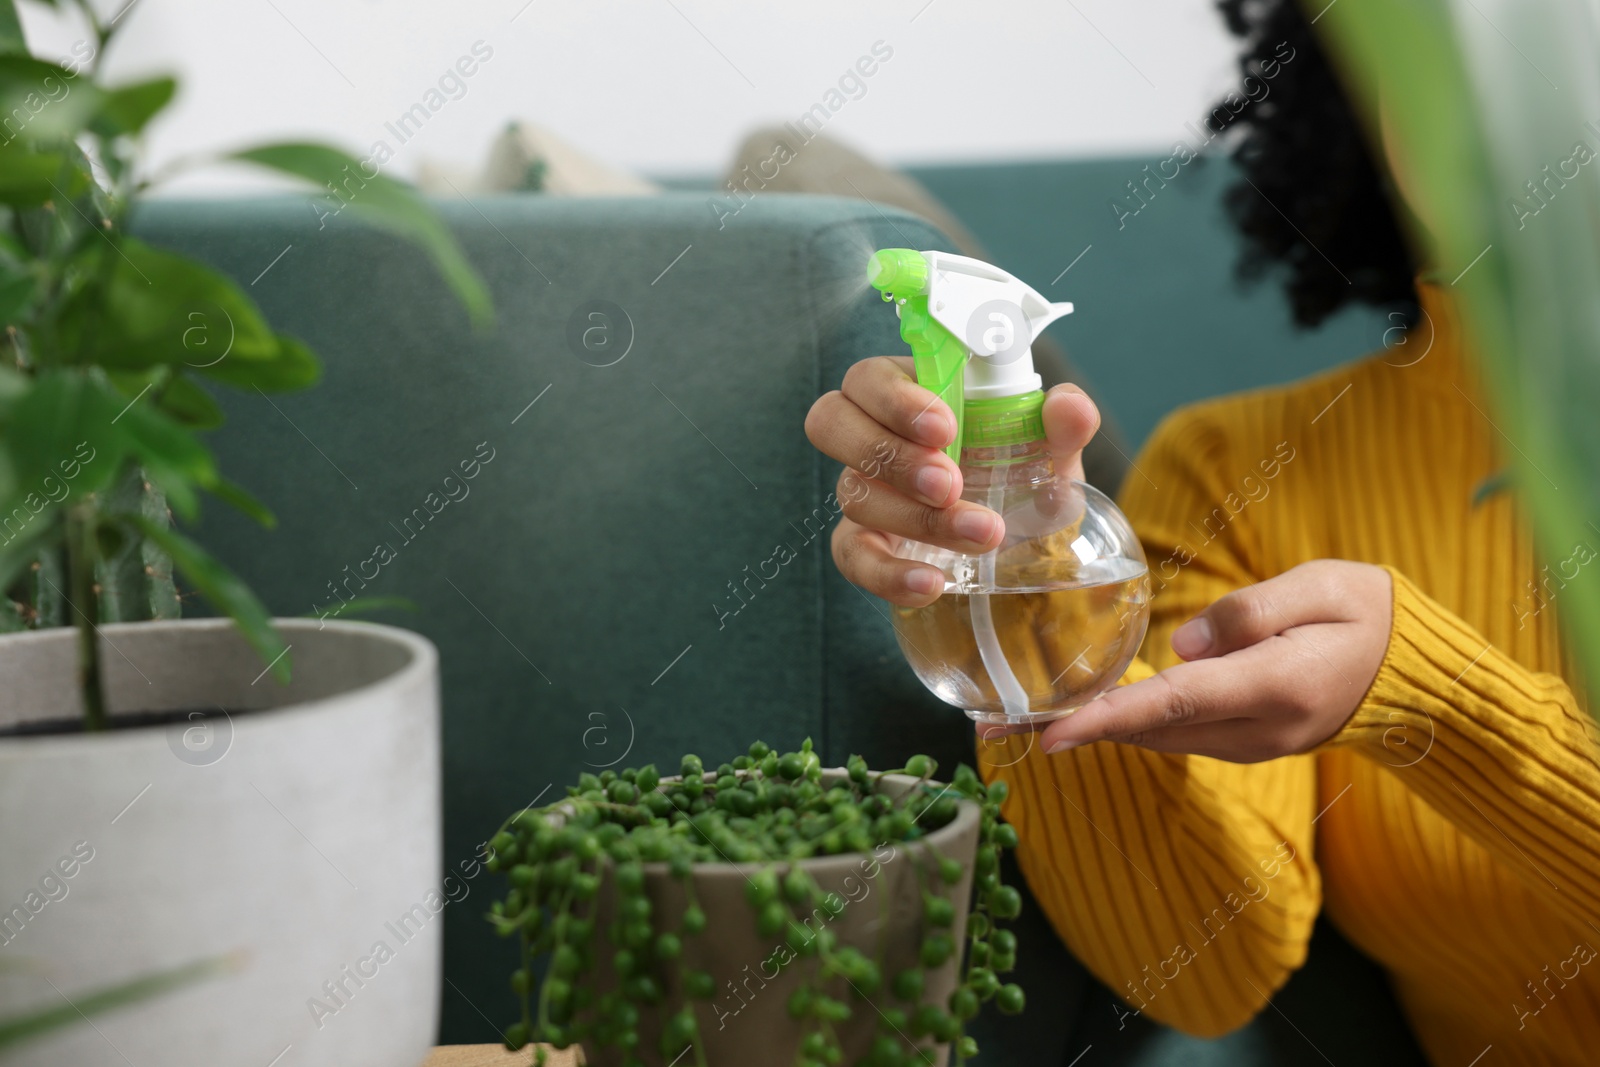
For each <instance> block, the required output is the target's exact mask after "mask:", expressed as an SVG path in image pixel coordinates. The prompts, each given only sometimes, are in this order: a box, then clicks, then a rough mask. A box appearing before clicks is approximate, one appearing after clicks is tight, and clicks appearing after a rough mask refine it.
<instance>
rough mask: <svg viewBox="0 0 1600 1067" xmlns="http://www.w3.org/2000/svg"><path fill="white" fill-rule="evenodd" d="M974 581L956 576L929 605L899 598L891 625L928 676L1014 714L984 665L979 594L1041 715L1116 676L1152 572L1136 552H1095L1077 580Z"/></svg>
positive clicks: (1132, 647) (990, 709)
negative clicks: (1131, 555)
mask: <svg viewBox="0 0 1600 1067" xmlns="http://www.w3.org/2000/svg"><path fill="white" fill-rule="evenodd" d="M971 588H972V587H971V585H970V584H961V583H958V582H950V583H948V584H947V585H946V592H945V593H944V594H943V595H941V596H940V597H939V599H938V600H935V601H934V602H933V603H932V604H930V605H928V606H927V607H922V608H904V607H898V606H896V607H894V608H893V620H894V632H895V636H896V637H897V638H898V639H899V641H900V648H901V650H902V651H903V652H904V653H905V656H906V659H907V660H908V661H909V662H910V664H911V667H912V669H913V670H914V671H915V672H916V674H917V677H918V678H920V679H921V680H922V683H923V684H924V685H926V686H927V687H928V688H929V689H930V690H932V691H933V693H934V694H935V695H936V696H938V697H939V699H941V700H943V701H944V702H945V703H947V704H953V705H954V706H956V707H958V708H962V709H963V710H965V711H966V712H967V714H968V715H970V716H971V717H972V718H974V719H979V720H981V721H986V722H1014V721H1016V720H1015V719H1014V718H1009V717H1008V716H1007V714H1006V708H1005V704H1004V701H1003V700H1002V698H1001V695H1000V692H999V690H998V689H997V687H996V685H995V683H994V681H993V679H992V678H991V677H990V674H989V671H988V670H987V669H986V668H985V665H984V660H983V656H982V654H981V652H980V649H979V642H978V637H977V635H976V634H975V633H974V629H973V606H974V604H973V602H974V600H975V599H976V598H979V597H982V598H984V599H986V600H987V602H988V608H989V611H990V614H991V617H992V618H993V620H994V631H995V635H996V636H997V637H998V639H999V645H1000V649H1001V651H1002V652H1003V653H1004V655H1005V660H1006V663H1007V664H1008V665H1009V666H1010V668H1011V671H1012V673H1013V674H1014V675H1015V677H1016V679H1017V681H1018V682H1019V683H1020V685H1021V687H1022V690H1023V691H1024V692H1025V693H1026V694H1027V700H1028V713H1029V715H1030V717H1031V718H1037V719H1048V718H1056V717H1059V716H1060V715H1064V714H1067V713H1069V712H1071V711H1072V710H1073V709H1075V708H1077V707H1079V706H1081V705H1083V704H1086V703H1088V702H1089V701H1090V700H1093V699H1094V698H1095V697H1097V696H1099V695H1100V694H1101V693H1102V692H1104V691H1105V690H1107V689H1109V688H1111V686H1113V685H1115V684H1116V682H1117V679H1119V678H1120V677H1122V674H1123V672H1124V671H1125V670H1127V668H1128V664H1129V663H1130V662H1131V661H1132V660H1133V657H1134V655H1135V654H1136V653H1137V652H1138V651H1139V645H1140V643H1141V642H1142V641H1143V640H1144V633H1145V627H1146V625H1147V623H1148V620H1149V611H1148V605H1149V599H1150V583H1149V578H1148V573H1147V570H1146V568H1145V565H1144V564H1143V562H1142V561H1139V560H1134V559H1115V558H1106V559H1101V560H1096V561H1095V562H1094V564H1093V565H1091V566H1088V567H1084V568H1082V570H1081V571H1080V572H1079V573H1078V574H1077V575H1076V580H1075V581H1072V582H1070V583H1058V584H1053V585H1050V586H1031V587H1030V586H1021V587H1018V588H1004V589H998V590H996V591H994V592H988V593H973V592H971V591H970V590H971ZM963 590H966V591H963Z"/></svg>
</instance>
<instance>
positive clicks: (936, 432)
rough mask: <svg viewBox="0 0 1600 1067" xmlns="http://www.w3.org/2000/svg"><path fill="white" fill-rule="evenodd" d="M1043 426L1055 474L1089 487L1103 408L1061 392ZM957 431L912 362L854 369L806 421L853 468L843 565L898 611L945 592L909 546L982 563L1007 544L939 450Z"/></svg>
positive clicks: (845, 491)
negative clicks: (1087, 473) (1088, 453)
mask: <svg viewBox="0 0 1600 1067" xmlns="http://www.w3.org/2000/svg"><path fill="white" fill-rule="evenodd" d="M1044 427H1045V434H1046V436H1047V437H1048V438H1049V441H1050V450H1051V452H1052V453H1054V456H1055V461H1056V469H1057V470H1062V471H1066V472H1067V475H1068V477H1071V478H1076V479H1079V480H1082V478H1083V458H1082V453H1083V446H1084V445H1086V444H1088V443H1089V439H1090V438H1092V437H1093V436H1094V434H1095V431H1096V430H1097V429H1099V428H1100V412H1099V410H1098V409H1096V408H1095V406H1094V402H1093V401H1091V400H1090V399H1089V398H1088V396H1086V395H1085V394H1084V392H1083V390H1081V389H1079V388H1078V387H1077V386H1075V385H1058V386H1056V387H1055V388H1054V389H1052V390H1050V393H1049V395H1048V396H1046V397H1045V403H1044ZM955 432H956V421H955V416H954V415H953V414H952V413H951V411H950V408H949V406H948V405H947V404H945V403H944V402H943V401H942V400H940V399H939V398H937V397H936V396H934V395H933V394H932V393H931V392H929V391H928V390H926V389H924V388H923V387H922V386H920V385H918V384H917V383H916V380H915V379H914V378H913V377H912V361H911V359H910V357H908V356H877V357H874V358H872V359H865V360H862V361H861V362H860V363H857V364H855V365H854V366H853V367H851V368H850V370H849V371H848V372H847V373H846V374H845V376H844V384H843V388H842V389H839V390H836V391H834V392H831V393H828V394H827V395H826V396H823V397H822V398H821V399H819V400H818V401H817V402H816V403H815V404H813V405H812V406H811V411H810V413H809V414H808V415H807V416H806V436H807V437H808V438H810V439H811V443H812V444H813V445H815V446H816V447H817V448H818V449H819V450H820V451H822V452H823V453H825V454H827V455H829V456H832V457H833V458H834V459H836V460H838V461H839V462H841V463H843V464H844V465H845V469H844V473H843V474H841V475H840V477H839V485H838V490H837V496H838V500H839V503H840V506H841V507H842V509H843V511H844V517H843V518H841V519H840V520H839V525H838V526H837V527H835V528H834V531H833V560H834V563H835V564H837V565H838V567H839V570H840V572H841V573H842V574H843V575H844V576H845V577H846V578H848V579H849V580H850V581H852V582H854V583H855V584H856V585H859V586H861V587H862V588H863V589H865V590H867V591H868V592H871V593H876V594H877V595H878V596H881V597H883V599H885V600H888V601H890V602H891V603H894V604H900V605H903V606H906V607H921V606H923V605H926V604H931V603H933V602H934V601H935V600H937V599H938V598H939V593H940V592H941V591H942V590H943V589H944V575H942V574H940V573H939V570H938V569H937V568H935V567H930V566H928V565H927V564H925V563H913V562H911V561H910V560H904V559H899V558H897V557H896V556H895V554H894V553H895V549H896V548H897V547H898V546H899V544H900V542H901V540H902V539H909V540H913V541H921V542H923V543H924V544H930V545H937V546H939V547H941V548H948V549H951V550H953V551H956V552H965V553H969V554H972V555H977V554H981V553H983V552H987V551H989V550H990V549H992V548H996V547H998V546H999V544H1000V541H1001V539H1002V538H1003V537H1004V536H1005V527H1004V524H1003V523H1002V522H1001V519H1000V516H999V515H997V514H995V513H994V512H993V511H990V510H989V509H988V508H986V507H983V506H982V505H980V504H974V503H971V502H970V501H965V500H962V499H961V471H960V469H959V468H958V467H957V466H956V464H955V463H954V462H953V461H952V460H951V459H950V457H948V456H946V455H945V454H944V453H943V452H942V451H940V450H941V449H942V448H944V446H946V445H948V444H949V443H950V442H951V440H953V439H954V437H955Z"/></svg>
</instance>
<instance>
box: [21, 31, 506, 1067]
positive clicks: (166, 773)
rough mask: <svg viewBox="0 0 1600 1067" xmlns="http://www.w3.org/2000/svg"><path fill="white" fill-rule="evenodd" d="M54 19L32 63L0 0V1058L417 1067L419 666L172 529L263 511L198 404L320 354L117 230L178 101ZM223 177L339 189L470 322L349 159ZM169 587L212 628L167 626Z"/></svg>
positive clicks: (483, 313)
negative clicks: (215, 445) (55, 35)
mask: <svg viewBox="0 0 1600 1067" xmlns="http://www.w3.org/2000/svg"><path fill="white" fill-rule="evenodd" d="M56 6H61V7H68V6H70V5H68V4H65V3H63V4H60V5H56ZM76 7H77V10H78V12H79V14H80V15H81V16H82V19H83V21H84V23H85V25H86V27H87V31H88V32H87V35H86V36H85V38H84V40H83V41H80V42H79V45H78V46H75V47H74V49H73V54H72V56H71V57H70V58H68V59H66V60H64V61H62V62H59V63H56V62H49V61H46V60H43V59H39V58H36V57H34V56H32V55H30V54H29V52H28V50H27V48H26V45H25V42H24V40H23V35H22V31H21V28H20V24H19V21H18V18H17V14H16V11H15V9H14V7H13V4H12V0H0V115H4V116H6V117H7V118H6V121H5V126H4V132H3V133H0V631H3V632H4V633H3V635H0V687H4V692H5V693H6V699H5V700H4V701H0V855H3V856H4V857H5V862H4V864H0V1055H3V1056H4V1058H5V1060H6V1062H7V1063H19V1064H41V1065H42V1064H60V1063H88V1062H99V1061H106V1060H117V1059H119V1058H121V1059H126V1060H131V1061H132V1062H140V1063H163V1064H168V1065H195V1067H200V1065H205V1067H211V1065H215V1064H219V1063H259V1064H268V1063H277V1062H278V1058H281V1057H284V1056H286V1055H287V1053H288V1051H289V1049H291V1048H293V1049H294V1058H293V1060H292V1061H286V1062H293V1063H295V1064H297V1065H305V1064H328V1065H334V1064H339V1065H344V1064H348V1063H352V1062H356V1061H357V1059H362V1060H363V1061H364V1062H374V1063H377V1062H382V1063H394V1064H407V1063H415V1062H417V1061H419V1060H420V1059H421V1058H422V1056H423V1055H424V1054H425V1050H426V1049H427V1047H428V1046H429V1045H430V1044H431V1043H432V1040H433V1037H434V1032H435V1025H436V1015H437V1004H438V999H439V998H438V992H439V985H438V983H439V977H438V972H439V944H440V926H441V923H440V922H439V921H437V920H435V918H434V916H435V915H436V914H437V912H438V910H439V909H440V908H441V907H442V903H443V902H442V899H441V898H440V893H439V864H440V858H439V850H440V823H439V788H440V787H439V750H438V695H437V694H438V683H437V671H436V661H435V652H434V649H433V647H432V645H430V644H429V643H428V642H427V641H425V640H424V639H422V638H420V637H417V636H416V635H413V634H410V633H407V632H405V631H402V630H397V629H393V628H389V627H378V626H364V625H361V624H357V623H345V622H335V623H324V622H318V621H308V620H279V621H277V622H274V621H273V620H272V619H271V618H269V616H268V613H267V612H266V610H265V609H264V607H263V606H262V604H261V603H260V601H259V600H258V599H257V598H256V596H255V595H254V594H253V593H252V592H251V591H250V590H249V589H248V588H246V587H245V586H244V585H243V584H242V583H241V582H240V581H239V580H238V579H236V578H235V577H234V576H233V575H232V574H231V573H229V572H228V571H227V570H226V569H225V568H224V567H223V566H222V565H221V564H220V563H218V562H217V561H216V560H215V559H213V558H212V557H211V556H210V555H209V554H208V553H207V552H206V551H205V550H204V549H203V548H202V547H201V546H200V545H198V544H196V543H195V542H194V541H193V540H191V539H190V538H189V537H187V536H186V535H185V534H183V533H182V532H181V531H180V529H179V528H178V526H177V525H176V524H175V522H174V516H175V517H176V519H177V520H179V521H187V520H190V519H192V518H193V517H194V516H195V515H196V513H197V511H198V509H199V507H200V503H201V500H202V499H203V498H205V497H208V496H209V497H212V498H215V499H216V500H220V501H222V502H224V503H226V504H229V505H231V506H234V507H238V508H240V509H242V510H243V511H245V512H246V513H248V514H250V515H252V516H254V517H256V518H257V519H259V520H261V521H263V522H269V523H270V521H271V516H270V514H269V513H268V512H267V510H266V508H265V507H263V506H262V505H261V504H260V503H258V502H257V501H255V500H254V499H252V498H251V497H250V496H249V495H248V494H247V493H245V492H244V490H242V489H241V488H239V487H238V486H235V485H233V484H232V483H230V482H228V481H227V480H226V479H225V478H224V477H223V476H222V475H221V474H220V473H219V472H218V470H217V469H216V465H215V463H214V461H213V459H212V456H211V454H210V452H209V451H208V450H207V448H206V446H205V445H204V444H203V443H202V440H201V438H200V436H199V435H198V434H199V432H200V431H204V430H206V429H209V428H211V427H213V426H215V425H216V424H217V423H218V422H220V421H221V412H220V409H219V408H218V406H217V403H216V401H215V400H214V399H213V398H212V396H211V393H210V391H209V389H208V387H231V388H237V389H242V390H246V391H250V392H260V393H262V394H267V393H273V392H282V391H287V390H293V389H299V388H303V387H305V386H308V385H310V384H312V383H313V382H314V381H315V380H316V378H317V376H318V373H319V364H318V362H317V360H316V358H315V357H314V356H313V355H312V353H311V352H310V351H308V350H307V348H306V347H305V346H304V345H302V344H301V343H300V342H298V341H296V340H294V339H293V338H289V337H285V336H282V335H280V334H277V333H276V332H274V331H273V330H272V329H271V328H270V327H269V326H268V324H267V323H266V322H265V320H264V319H263V317H262V314H261V312H260V311H259V310H258V309H257V308H256V306H255V304H254V303H253V302H252V301H251V300H250V298H249V297H248V296H247V295H246V293H245V292H244V291H243V290H242V289H241V288H240V287H239V286H237V285H235V284H233V283H232V282H231V281H229V280H228V279H226V278H224V277H222V276H221V275H219V274H217V273H216V272H214V271H212V270H211V269H209V268H207V267H205V266H203V265H201V264H200V263H197V262H194V261H192V260H189V259H185V258H183V257H181V256H177V255H173V254H171V253H169V252H165V251H161V250H158V249H155V248H152V247H150V246H148V245H146V244H144V243H143V242H141V241H138V240H136V239H135V238H133V237H131V236H129V234H128V232H127V227H128V220H129V214H130V210H131V208H132V206H133V205H134V203H135V202H136V199H137V194H139V193H141V192H142V191H143V190H144V189H145V188H146V187H147V186H148V185H149V182H147V181H145V180H144V179H143V178H142V177H141V175H140V173H139V168H138V166H137V163H138V145H139V140H140V135H141V133H142V131H143V130H144V128H145V126H146V124H147V123H149V121H150V120H151V119H152V118H154V117H155V116H156V115H157V114H159V113H160V112H161V110H162V109H163V108H164V107H165V106H166V105H167V103H168V102H169V101H170V100H171V99H172V97H173V95H174V92H175V90H176V85H175V83H174V82H173V80H172V79H170V78H153V79H150V80H146V81H141V82H137V83H135V84H130V85H121V86H116V87H110V86H107V85H105V84H104V82H103V80H102V79H101V77H100V76H99V74H98V69H99V61H100V58H101V57H102V56H103V55H104V53H105V52H106V50H107V48H108V47H109V46H110V45H111V43H112V41H113V38H114V36H115V34H116V26H115V23H116V21H118V20H112V23H110V24H108V23H105V22H103V21H102V20H101V19H100V18H99V17H98V16H97V15H96V13H95V12H94V11H93V9H92V8H91V7H90V6H89V4H88V2H87V0H78V2H77V4H76ZM118 18H119V19H120V18H121V16H120V15H119V16H118ZM219 158H222V159H227V160H233V161H238V162H244V163H250V164H255V165H258V166H262V167H266V168H269V169H272V170H275V171H277V172H278V173H280V174H284V175H288V176H290V177H293V178H297V179H301V180H304V181H308V182H310V183H311V184H312V185H313V186H314V187H315V188H316V191H317V192H318V193H319V194H324V195H325V194H326V193H327V191H328V190H334V189H337V190H340V196H341V199H342V200H343V201H344V207H347V208H349V209H350V212H349V213H350V214H351V215H353V216H358V217H360V218H363V219H365V220H366V221H367V222H368V223H371V224H376V225H379V226H381V227H385V228H387V229H389V230H391V231H393V232H395V233H397V234H400V235H401V236H403V237H406V238H409V239H411V240H413V241H415V242H416V243H418V244H420V245H421V246H422V247H423V248H424V249H425V250H426V251H427V252H428V253H429V254H430V255H431V256H432V258H433V260H434V262H435V264H436V265H437V267H438V268H439V270H440V272H441V274H442V275H443V276H444V278H445V279H446V281H447V282H448V283H449V284H450V285H451V287H452V288H453V290H454V292H455V293H456V295H457V296H458V297H459V298H460V299H461V300H463V302H464V303H465V304H466V305H467V306H468V308H469V310H470V311H471V312H472V313H473V316H474V318H475V319H476V320H477V321H479V322H483V321H486V319H487V316H488V314H489V305H488V298H487V294H486V292H485V290H484V288H483V286H482V283H481V282H480V281H479V280H478V279H477V277H476V275H474V273H473V272H472V270H471V269H470V267H468V266H467V264H466V262H465V260H464V258H463V257H462V255H461V252H460V250H459V249H458V248H457V246H456V245H455V244H454V242H453V240H452V238H451V237H450V235H449V234H448V232H447V231H446V230H445V228H444V226H443V224H442V223H441V222H440V221H439V220H438V219H437V218H436V217H435V216H434V215H432V214H431V213H430V212H429V210H428V209H427V208H426V207H425V206H424V205H423V204H422V203H421V202H420V201H419V200H418V199H417V198H416V197H415V196H414V195H413V194H412V193H411V192H410V191H409V190H408V189H407V188H406V187H404V186H402V185H400V184H399V183H397V182H394V181H392V180H390V179H388V178H385V177H383V176H382V175H381V174H379V173H377V170H376V168H374V167H370V166H368V165H367V164H363V163H361V162H359V161H357V160H355V159H353V158H352V157H350V156H347V155H345V154H344V153H341V152H338V151H335V150H333V149H329V148H325V147H322V146H318V145H309V144H280V145H271V146H264V147H259V148H254V149H249V150H245V151H238V152H233V153H230V154H228V155H227V156H222V157H219ZM341 213H343V212H342V211H341ZM175 578H176V580H177V581H176V582H175ZM178 583H181V584H182V585H184V586H187V587H190V588H192V589H193V590H195V591H197V592H198V593H199V594H200V595H201V596H202V597H204V598H205V599H206V600H207V601H209V603H210V604H211V606H212V607H214V608H215V609H217V611H218V612H219V613H220V614H222V615H223V616H226V617H225V618H219V619H203V620H186V621H184V620H179V619H178V618H177V615H178V614H179V610H178V609H179V603H180V599H181V595H180V593H179V585H178ZM291 664H292V671H291ZM135 1001H138V1002H139V1003H138V1009H137V1010H136V1011H128V1010H124V1011H121V1012H116V1013H110V1012H111V1010H112V1009H115V1008H119V1007H125V1006H126V1005H128V1004H130V1003H132V1002H135ZM100 1011H106V1012H108V1014H106V1015H105V1016H104V1018H101V1019H90V1020H89V1021H90V1022H91V1023H92V1024H93V1025H92V1026H86V1025H81V1022H82V1020H83V1019H85V1018H87V1017H88V1016H91V1015H94V1014H96V1013H97V1012H100ZM72 1024H79V1025H72ZM108 1045H109V1046H111V1047H109V1048H108V1047H107V1046H108ZM113 1050H114V1051H113Z"/></svg>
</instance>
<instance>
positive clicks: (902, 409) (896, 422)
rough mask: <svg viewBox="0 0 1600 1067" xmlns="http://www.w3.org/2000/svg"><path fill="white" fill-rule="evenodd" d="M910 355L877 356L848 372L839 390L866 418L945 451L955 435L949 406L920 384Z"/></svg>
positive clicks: (906, 437)
mask: <svg viewBox="0 0 1600 1067" xmlns="http://www.w3.org/2000/svg"><path fill="white" fill-rule="evenodd" d="M913 365H914V364H913V361H912V359H911V357H910V356H874V357H873V358H871V359H864V360H861V361H860V362H859V363H856V364H853V365H852V366H851V367H850V369H849V370H847V371H845V375H844V383H843V384H842V386H841V387H840V389H841V391H842V392H843V393H844V395H845V396H847V397H849V398H850V400H851V401H852V402H853V403H855V405H856V406H857V407H859V408H860V409H861V410H862V411H864V412H866V413H867V416H868V417H869V418H871V419H873V420H874V421H875V422H877V423H879V424H880V425H882V426H884V427H886V428H887V429H889V430H891V431H893V432H894V433H896V434H899V435H900V436H901V437H904V438H905V439H906V440H908V441H915V442H917V443H918V444H922V445H927V446H929V447H932V448H943V447H944V446H945V445H948V444H949V443H950V442H951V441H953V440H955V436H956V420H955V416H954V415H953V414H952V413H951V411H950V406H949V405H948V404H946V403H945V402H944V401H942V400H940V399H939V398H938V397H936V396H934V395H933V393H931V392H929V391H928V390H927V389H924V388H923V387H922V386H920V385H918V384H917V381H916V379H915V378H914V377H912V367H913Z"/></svg>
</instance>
